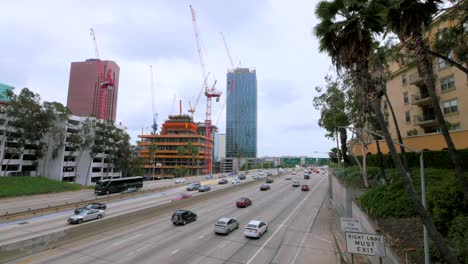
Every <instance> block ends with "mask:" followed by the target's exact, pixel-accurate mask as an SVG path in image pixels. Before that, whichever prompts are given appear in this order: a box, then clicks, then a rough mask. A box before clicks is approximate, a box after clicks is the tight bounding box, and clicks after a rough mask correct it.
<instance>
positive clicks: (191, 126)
mask: <svg viewBox="0 0 468 264" xmlns="http://www.w3.org/2000/svg"><path fill="white" fill-rule="evenodd" d="M211 130H212V131H213V132H214V131H216V130H217V129H216V127H213V126H212V128H211ZM205 131H206V127H205V124H204V123H195V122H193V119H192V117H191V116H189V115H171V116H169V119H168V120H166V121H165V122H164V124H162V129H161V132H160V133H159V134H157V133H154V134H150V135H139V136H138V137H139V138H140V139H141V141H140V142H138V147H139V156H140V157H141V158H142V159H143V160H144V166H143V167H144V174H145V177H146V178H154V179H164V178H174V177H179V176H187V175H201V174H207V173H206V172H205V171H204V168H205V167H204V166H205V159H206V155H205V153H206V152H205V151H207V152H208V153H209V156H210V157H211V156H212V153H213V151H212V150H213V140H212V139H209V138H208V137H206V133H205ZM207 141H208V142H207ZM206 143H208V144H206ZM151 145H153V147H152V146H151ZM207 146H208V148H206V147H207ZM211 160H212V157H211V158H210V160H209V161H210V162H211Z"/></svg>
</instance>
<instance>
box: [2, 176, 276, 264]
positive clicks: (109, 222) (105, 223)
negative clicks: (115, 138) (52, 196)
mask: <svg viewBox="0 0 468 264" xmlns="http://www.w3.org/2000/svg"><path fill="white" fill-rule="evenodd" d="M279 176H280V175H276V177H279ZM253 184H258V181H248V182H244V183H242V184H240V185H234V186H231V187H229V188H223V189H218V190H213V191H209V192H206V193H203V194H201V195H196V196H193V197H191V198H188V199H185V200H180V201H175V202H169V203H164V204H160V205H157V206H154V207H150V208H146V209H142V210H140V211H137V212H132V213H129V214H124V215H118V216H114V217H109V218H103V219H101V220H97V221H91V222H87V223H83V224H80V225H76V226H73V227H71V228H67V229H65V230H60V231H56V232H52V233H49V234H45V235H41V236H38V237H34V238H31V239H27V240H23V241H18V242H14V243H11V244H7V245H1V246H0V263H4V262H7V261H12V260H15V259H18V258H21V257H24V256H27V255H30V254H34V253H37V252H40V251H43V250H47V249H51V248H55V247H58V246H61V245H64V244H67V243H71V242H73V241H77V240H81V239H85V238H87V237H91V236H94V235H97V234H100V233H104V232H107V231H109V230H112V229H115V228H119V227H123V226H126V225H129V224H133V223H137V222H140V221H144V220H147V219H149V218H152V217H156V216H159V215H162V214H165V213H169V212H172V211H174V210H176V209H180V208H182V207H185V206H188V205H193V204H195V203H200V202H203V201H206V200H209V199H211V198H213V197H217V196H222V195H224V194H229V193H232V192H234V191H236V190H238V189H239V188H241V187H243V186H249V185H253ZM168 221H170V219H168Z"/></svg>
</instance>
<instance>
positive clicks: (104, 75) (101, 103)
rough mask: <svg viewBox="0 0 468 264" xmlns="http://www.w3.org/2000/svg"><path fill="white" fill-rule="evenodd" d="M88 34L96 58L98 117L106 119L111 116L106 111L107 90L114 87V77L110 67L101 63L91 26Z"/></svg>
mask: <svg viewBox="0 0 468 264" xmlns="http://www.w3.org/2000/svg"><path fill="white" fill-rule="evenodd" d="M90 31H91V32H90V35H91V37H92V40H93V45H94V55H95V56H96V59H97V64H98V83H99V98H98V113H97V117H98V119H104V120H108V119H111V118H112V117H111V116H109V113H108V107H107V102H108V97H109V93H108V91H110V90H113V89H114V78H113V72H112V69H110V68H109V69H107V63H103V62H102V61H101V58H100V57H99V49H98V46H97V41H96V34H95V32H94V30H93V29H92V28H90Z"/></svg>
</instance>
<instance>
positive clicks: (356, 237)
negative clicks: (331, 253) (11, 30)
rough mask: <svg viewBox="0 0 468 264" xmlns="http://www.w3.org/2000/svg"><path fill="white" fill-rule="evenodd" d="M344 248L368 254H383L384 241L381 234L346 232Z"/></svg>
mask: <svg viewBox="0 0 468 264" xmlns="http://www.w3.org/2000/svg"><path fill="white" fill-rule="evenodd" d="M345 235H346V250H347V251H348V252H349V253H356V254H362V255H369V256H379V257H384V256H385V241H384V237H383V236H382V235H373V234H364V233H354V232H346V234H345Z"/></svg>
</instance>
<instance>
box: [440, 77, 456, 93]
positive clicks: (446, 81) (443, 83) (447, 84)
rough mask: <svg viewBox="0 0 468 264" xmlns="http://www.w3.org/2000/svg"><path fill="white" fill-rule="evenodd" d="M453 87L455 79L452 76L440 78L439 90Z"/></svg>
mask: <svg viewBox="0 0 468 264" xmlns="http://www.w3.org/2000/svg"><path fill="white" fill-rule="evenodd" d="M454 88H455V79H454V78H453V76H449V77H445V78H443V79H440V90H441V91H442V92H443V91H447V90H450V89H454Z"/></svg>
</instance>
